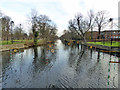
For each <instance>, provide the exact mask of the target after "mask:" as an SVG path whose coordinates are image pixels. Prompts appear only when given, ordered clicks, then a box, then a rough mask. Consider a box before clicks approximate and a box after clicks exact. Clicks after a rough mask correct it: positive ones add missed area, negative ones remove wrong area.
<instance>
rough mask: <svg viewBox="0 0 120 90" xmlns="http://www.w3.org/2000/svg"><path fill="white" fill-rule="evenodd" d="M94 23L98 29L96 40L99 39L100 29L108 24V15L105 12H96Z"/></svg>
mask: <svg viewBox="0 0 120 90" xmlns="http://www.w3.org/2000/svg"><path fill="white" fill-rule="evenodd" d="M95 23H96V25H97V27H98V33H99V35H98V39H99V38H100V32H101V29H103V28H104V27H105V25H106V24H107V23H108V13H107V12H106V11H98V12H97V13H96V16H95Z"/></svg>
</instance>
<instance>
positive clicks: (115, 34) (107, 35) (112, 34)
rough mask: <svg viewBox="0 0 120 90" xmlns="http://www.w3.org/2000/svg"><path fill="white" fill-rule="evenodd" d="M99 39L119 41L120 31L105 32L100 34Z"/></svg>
mask: <svg viewBox="0 0 120 90" xmlns="http://www.w3.org/2000/svg"><path fill="white" fill-rule="evenodd" d="M101 38H102V39H105V40H110V39H112V40H120V30H105V31H102V32H101Z"/></svg>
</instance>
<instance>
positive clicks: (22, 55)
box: [1, 41, 118, 88]
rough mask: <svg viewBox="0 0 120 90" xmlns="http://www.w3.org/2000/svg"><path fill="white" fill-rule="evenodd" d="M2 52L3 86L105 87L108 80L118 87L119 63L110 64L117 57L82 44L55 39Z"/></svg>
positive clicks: (111, 85)
mask: <svg viewBox="0 0 120 90" xmlns="http://www.w3.org/2000/svg"><path fill="white" fill-rule="evenodd" d="M1 54H2V57H3V58H2V59H3V68H2V71H3V74H2V77H3V78H2V80H3V83H2V85H3V87H4V88H15V87H16V88H21V87H22V88H107V87H108V82H109V87H110V88H115V87H118V72H117V71H118V64H116V65H115V64H110V63H109V61H110V60H116V61H118V57H116V56H113V55H109V54H106V53H104V54H103V53H102V52H100V51H96V50H93V49H90V48H87V47H86V46H84V45H77V44H75V45H74V44H71V45H68V44H63V43H62V42H61V41H58V43H57V44H48V45H45V46H41V47H34V48H30V49H26V50H24V51H23V52H21V51H20V52H17V53H13V52H11V51H10V52H2V53H1ZM103 57H104V58H103ZM108 75H109V76H110V78H108Z"/></svg>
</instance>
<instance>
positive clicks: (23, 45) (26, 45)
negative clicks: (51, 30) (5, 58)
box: [0, 42, 46, 52]
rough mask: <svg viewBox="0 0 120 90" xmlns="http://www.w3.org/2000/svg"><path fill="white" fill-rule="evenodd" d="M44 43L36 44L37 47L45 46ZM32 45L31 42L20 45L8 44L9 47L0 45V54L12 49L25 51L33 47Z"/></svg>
mask: <svg viewBox="0 0 120 90" xmlns="http://www.w3.org/2000/svg"><path fill="white" fill-rule="evenodd" d="M45 44H46V43H45V42H38V46H41V45H45ZM33 46H34V44H33V43H32V42H29V43H21V44H9V45H0V52H3V51H10V50H13V49H17V50H18V49H26V48H29V47H33Z"/></svg>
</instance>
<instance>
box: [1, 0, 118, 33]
mask: <svg viewBox="0 0 120 90" xmlns="http://www.w3.org/2000/svg"><path fill="white" fill-rule="evenodd" d="M118 1H119V0H0V9H1V11H2V12H3V13H4V14H6V15H8V16H10V17H11V18H12V20H13V21H14V22H15V24H16V25H17V24H20V23H21V24H23V26H24V27H25V28H27V27H28V25H26V24H27V15H28V14H29V13H30V12H31V9H36V10H37V11H38V12H39V14H45V15H47V16H49V18H50V19H51V20H52V21H53V22H54V23H56V25H57V27H58V30H59V32H60V33H61V32H62V31H63V30H64V29H67V25H68V21H69V19H72V18H73V17H74V15H75V14H77V13H79V12H81V13H83V14H84V15H86V13H87V12H88V11H89V10H90V9H92V10H94V11H95V12H96V11H98V10H107V11H109V14H110V17H113V18H117V17H118Z"/></svg>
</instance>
